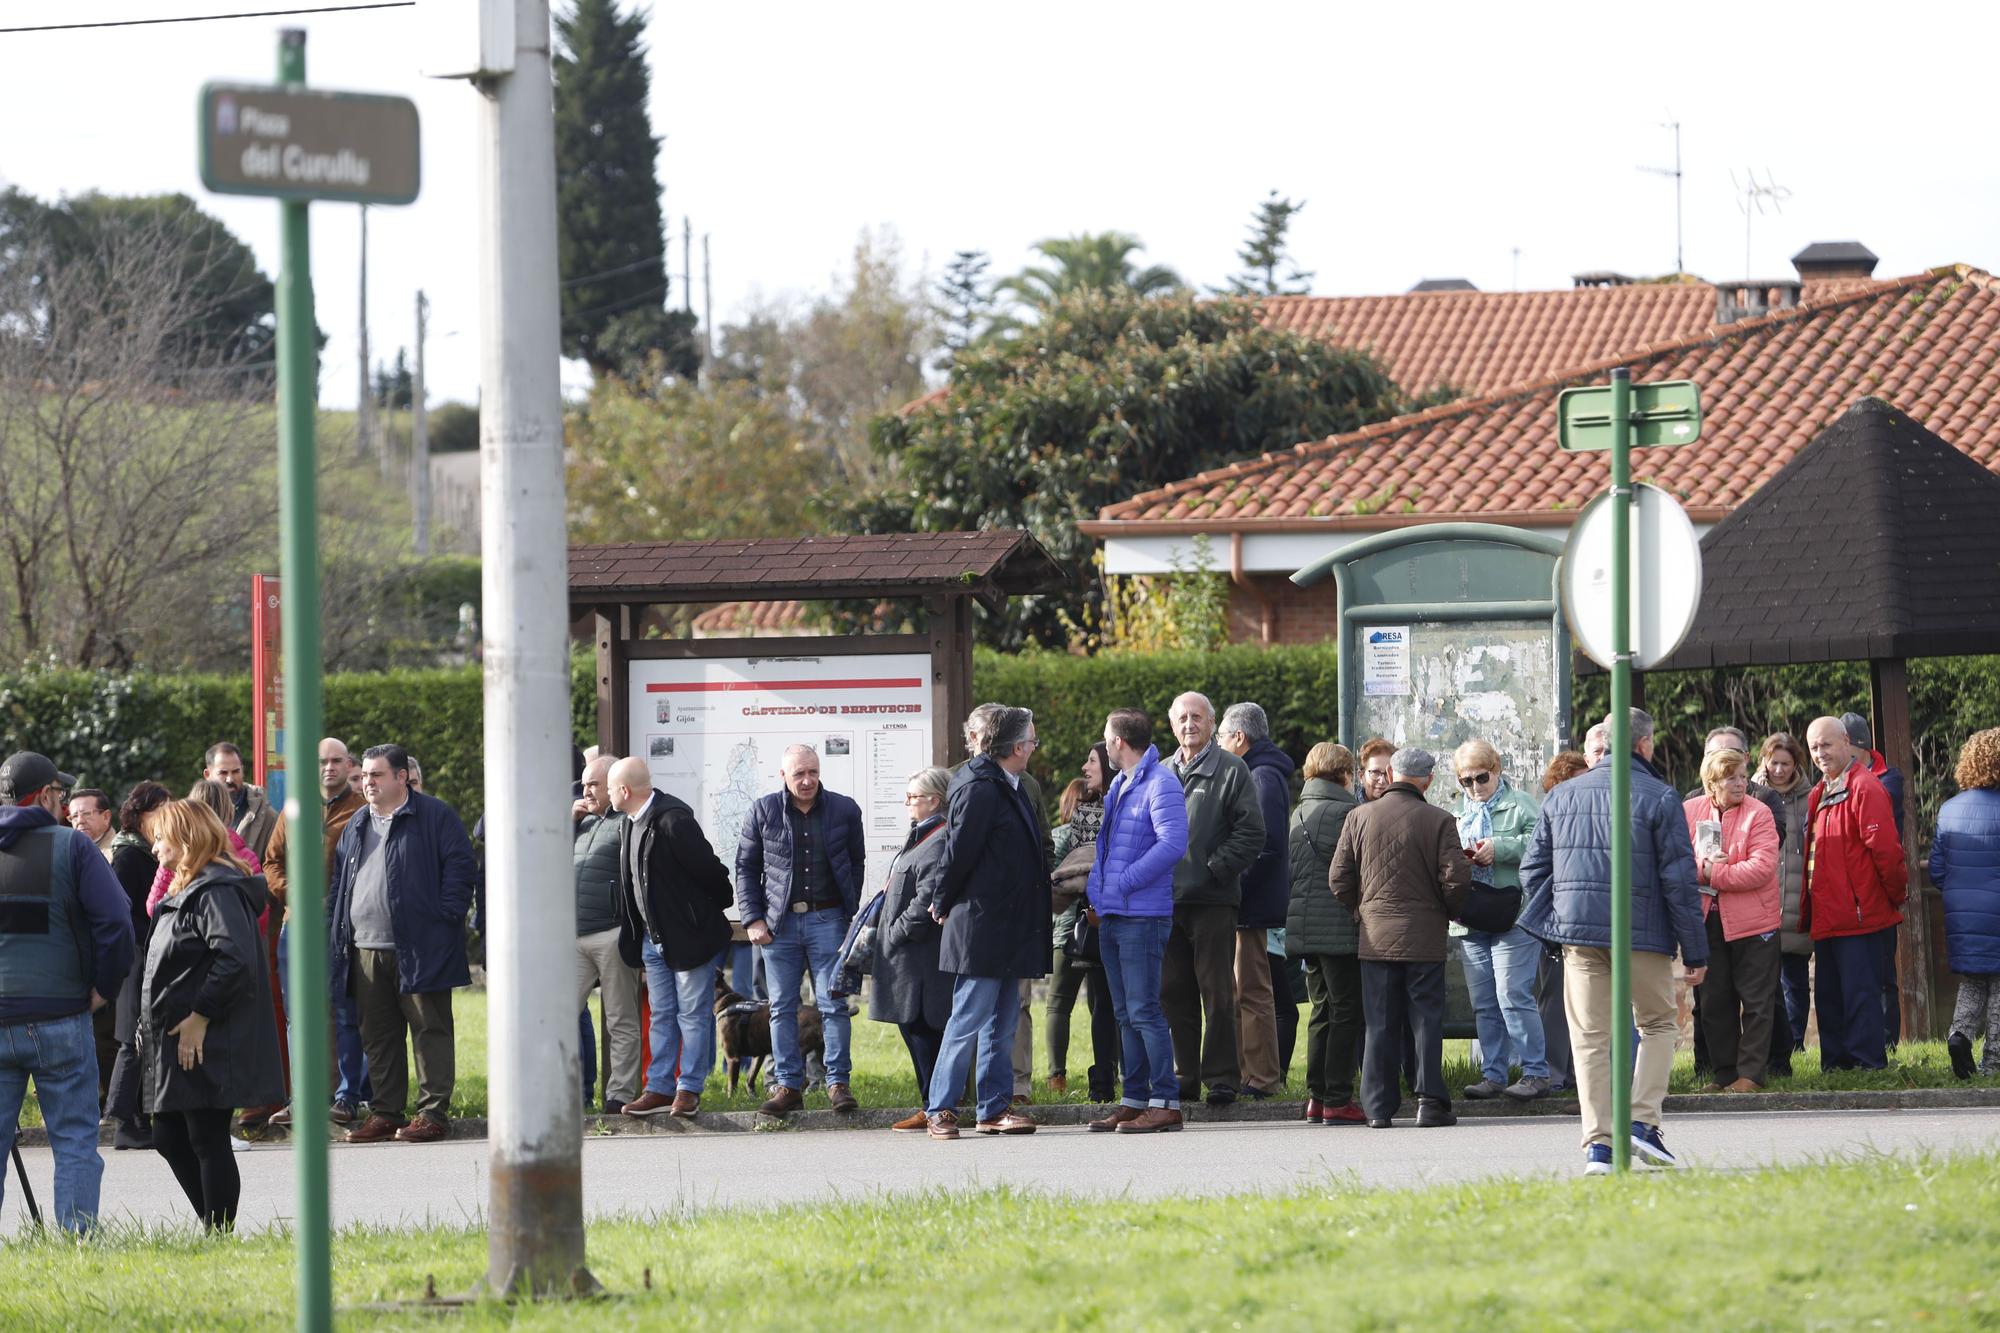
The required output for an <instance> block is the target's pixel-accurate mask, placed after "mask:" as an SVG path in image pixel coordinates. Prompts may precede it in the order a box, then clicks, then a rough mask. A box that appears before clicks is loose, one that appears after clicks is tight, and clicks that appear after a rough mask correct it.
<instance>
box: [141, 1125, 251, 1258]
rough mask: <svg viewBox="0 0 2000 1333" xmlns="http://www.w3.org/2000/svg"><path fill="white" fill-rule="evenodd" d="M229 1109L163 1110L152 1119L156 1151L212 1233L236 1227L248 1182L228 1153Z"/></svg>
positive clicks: (197, 1215)
mask: <svg viewBox="0 0 2000 1333" xmlns="http://www.w3.org/2000/svg"><path fill="white" fill-rule="evenodd" d="M229 1114H230V1108H228V1107H226V1106H223V1107H203V1108H202V1109H200V1110H195V1111H161V1112H159V1113H158V1114H156V1115H155V1116H154V1117H153V1148H154V1150H155V1151H157V1152H158V1153H159V1154H160V1156H161V1157H164V1158H165V1159H166V1162H167V1166H168V1167H169V1168H171V1169H172V1171H173V1173H174V1179H175V1180H177V1181H179V1182H180V1186H181V1193H183V1194H185V1195H187V1199H188V1202H189V1203H191V1204H193V1205H194V1212H195V1216H196V1217H199V1218H200V1219H201V1224H202V1225H203V1226H205V1227H210V1228H221V1229H227V1228H229V1227H232V1226H234V1225H236V1204H237V1201H238V1200H239V1199H241V1198H242V1196H243V1178H242V1177H241V1176H240V1175H238V1174H237V1171H236V1154H235V1153H233V1152H231V1151H230V1148H229Z"/></svg>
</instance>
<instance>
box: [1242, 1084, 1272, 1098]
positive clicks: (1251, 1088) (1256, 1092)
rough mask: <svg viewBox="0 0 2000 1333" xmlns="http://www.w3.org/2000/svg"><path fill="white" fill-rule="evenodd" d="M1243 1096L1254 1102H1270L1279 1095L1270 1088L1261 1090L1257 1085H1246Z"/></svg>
mask: <svg viewBox="0 0 2000 1333" xmlns="http://www.w3.org/2000/svg"><path fill="white" fill-rule="evenodd" d="M1243 1095H1244V1096H1245V1097H1248V1098H1249V1099H1250V1100H1251V1101H1253V1102H1268V1101H1270V1100H1271V1099H1272V1098H1273V1097H1275V1096H1277V1095H1278V1094H1277V1093H1275V1092H1273V1091H1272V1090H1271V1089H1269V1088H1260V1087H1257V1086H1256V1085H1255V1084H1251V1083H1245V1084H1244V1085H1243Z"/></svg>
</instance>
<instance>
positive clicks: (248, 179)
mask: <svg viewBox="0 0 2000 1333" xmlns="http://www.w3.org/2000/svg"><path fill="white" fill-rule="evenodd" d="M420 174H421V165H420V158H419V156H418V133H417V106H416V103H414V102H412V101H411V100H410V99H409V98H407V97H380V96H376V95H374V94H369V93H332V92H321V91H319V90H317V89H312V88H273V87H268V86H262V85H256V84H234V83H210V84H205V85H203V87H202V90H201V180H202V184H204V185H206V186H207V187H208V188H209V189H211V190H214V191H216V192H217V193H219V194H256V195H267V196H272V197H275V198H279V199H331V200H342V201H345V202H348V203H356V204H407V203H410V202H411V201H413V200H414V199H415V198H416V197H417V185H418V178H419V176H420Z"/></svg>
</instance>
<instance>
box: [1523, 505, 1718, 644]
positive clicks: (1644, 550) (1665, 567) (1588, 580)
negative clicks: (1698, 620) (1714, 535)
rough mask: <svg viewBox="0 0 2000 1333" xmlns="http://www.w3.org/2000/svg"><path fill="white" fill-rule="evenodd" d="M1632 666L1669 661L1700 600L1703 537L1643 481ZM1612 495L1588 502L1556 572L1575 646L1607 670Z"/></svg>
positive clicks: (1635, 530) (1637, 516)
mask: <svg viewBox="0 0 2000 1333" xmlns="http://www.w3.org/2000/svg"><path fill="white" fill-rule="evenodd" d="M1631 520H1632V521H1631V527H1630V530H1629V532H1628V538H1629V541H1630V550H1631V558H1630V560H1629V561H1628V562H1627V564H1626V568H1627V569H1629V570H1630V571H1631V598H1632V601H1631V623H1630V629H1631V646H1632V665H1633V666H1634V667H1635V668H1636V669H1638V670H1640V671H1645V670H1648V669H1650V668H1652V667H1654V666H1657V665H1659V664H1660V663H1661V662H1663V661H1665V660H1666V658H1667V657H1668V656H1669V655H1670V654H1672V652H1673V651H1674V649H1676V648H1678V647H1680V644H1681V640H1682V639H1685V638H1686V637H1687V634H1688V631H1689V630H1690V629H1692V628H1693V627H1694V617H1695V612H1696V611H1697V610H1699V609H1700V607H1701V540H1700V539H1699V538H1698V537H1696V536H1695V531H1694V524H1693V523H1692V522H1690V521H1689V520H1688V516H1687V511H1686V510H1685V509H1682V508H1681V506H1680V503H1679V502H1678V501H1677V500H1675V499H1674V497H1673V496H1671V495H1668V494H1667V493H1666V492H1665V491H1663V490H1661V489H1660V488H1659V487H1657V486H1650V485H1647V484H1646V483H1644V482H1640V483H1639V484H1638V485H1636V486H1634V487H1633V488H1632V514H1631ZM1612 522H1613V516H1612V511H1611V497H1610V495H1609V494H1605V495H1600V496H1598V497H1597V498H1596V499H1595V500H1592V501H1591V502H1590V503H1589V504H1587V505H1585V506H1584V507H1583V512H1582V513H1580V514H1578V515H1577V519H1576V526H1575V527H1573V528H1571V529H1570V534H1569V541H1568V542H1567V543H1566V544H1565V545H1564V547H1563V557H1562V564H1561V565H1560V566H1559V567H1558V571H1557V579H1558V583H1559V584H1560V587H1561V589H1562V609H1563V617H1564V618H1565V619H1566V620H1568V622H1569V632H1570V635H1571V637H1572V638H1574V639H1575V640H1576V643H1577V646H1578V647H1579V648H1582V649H1583V651H1584V652H1585V653H1586V654H1587V655H1588V656H1589V657H1590V659H1591V660H1592V661H1593V662H1596V663H1597V664H1598V665H1599V666H1601V667H1603V668H1605V669H1606V670H1609V669H1610V668H1611V665H1612V661H1613V657H1614V655H1613V653H1612V641H1611V597H1612V578H1611V571H1612V568H1613V565H1612V558H1611V555H1612V541H1611V531H1612Z"/></svg>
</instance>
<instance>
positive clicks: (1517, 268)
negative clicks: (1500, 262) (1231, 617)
mask: <svg viewBox="0 0 2000 1333" xmlns="http://www.w3.org/2000/svg"><path fill="white" fill-rule="evenodd" d="M1508 253H1510V254H1512V255H1513V256H1514V290H1515V291H1517V292H1518V291H1520V290H1521V247H1520V246H1518V245H1517V246H1515V247H1514V248H1513V249H1512V250H1510V251H1509V252H1508Z"/></svg>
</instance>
